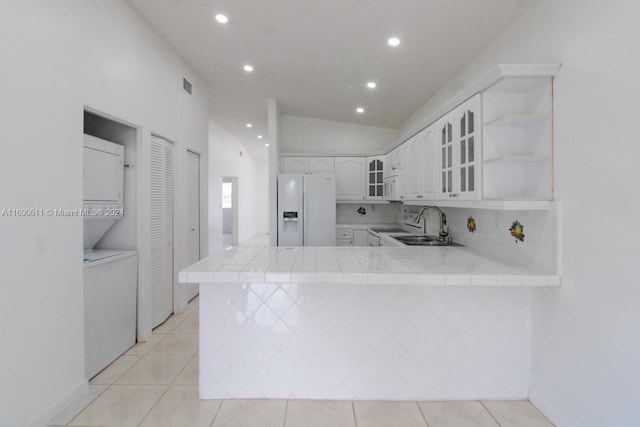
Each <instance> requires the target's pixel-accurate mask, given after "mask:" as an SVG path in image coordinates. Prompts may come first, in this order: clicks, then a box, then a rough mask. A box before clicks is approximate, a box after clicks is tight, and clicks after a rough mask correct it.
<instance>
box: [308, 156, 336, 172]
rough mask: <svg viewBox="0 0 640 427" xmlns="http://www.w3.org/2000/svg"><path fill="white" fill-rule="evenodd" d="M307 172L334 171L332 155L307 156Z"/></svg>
mask: <svg viewBox="0 0 640 427" xmlns="http://www.w3.org/2000/svg"><path fill="white" fill-rule="evenodd" d="M309 173H334V168H333V157H309Z"/></svg>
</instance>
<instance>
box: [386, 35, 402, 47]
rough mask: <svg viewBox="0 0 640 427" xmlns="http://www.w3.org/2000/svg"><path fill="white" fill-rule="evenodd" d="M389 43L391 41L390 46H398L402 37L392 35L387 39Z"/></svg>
mask: <svg viewBox="0 0 640 427" xmlns="http://www.w3.org/2000/svg"><path fill="white" fill-rule="evenodd" d="M387 43H389V46H398V45H399V44H400V39H399V38H397V37H391V38H390V39H389V40H387Z"/></svg>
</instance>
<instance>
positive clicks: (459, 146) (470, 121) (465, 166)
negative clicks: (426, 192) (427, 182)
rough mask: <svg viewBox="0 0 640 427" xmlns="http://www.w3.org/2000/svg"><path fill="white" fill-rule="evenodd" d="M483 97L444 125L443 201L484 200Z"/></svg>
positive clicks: (457, 110) (456, 111)
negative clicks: (481, 188) (481, 138)
mask: <svg viewBox="0 0 640 427" xmlns="http://www.w3.org/2000/svg"><path fill="white" fill-rule="evenodd" d="M480 96H481V95H480V94H478V95H476V96H474V97H473V98H470V99H469V100H468V101H466V102H464V103H463V104H461V105H460V106H458V107H457V108H455V109H454V110H452V111H451V112H450V113H449V114H447V115H445V116H444V117H443V119H442V121H441V122H440V125H439V129H440V171H441V172H440V198H443V199H459V200H474V199H479V198H480V181H479V180H480V170H479V169H480V162H479V161H478V159H479V158H480V147H481V145H480V144H481V141H480V135H481V131H480V108H481V102H480Z"/></svg>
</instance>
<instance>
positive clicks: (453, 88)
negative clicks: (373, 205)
mask: <svg viewBox="0 0 640 427" xmlns="http://www.w3.org/2000/svg"><path fill="white" fill-rule="evenodd" d="M638 18H640V2H638V1H635V0H611V1H607V2H603V1H601V0H563V1H557V0H541V1H540V2H539V3H538V4H537V5H535V6H534V7H533V8H532V9H531V10H530V12H529V13H528V14H527V15H526V16H525V17H524V18H523V19H521V20H520V21H519V22H517V23H516V24H514V25H513V26H512V28H511V29H509V30H508V31H507V32H506V33H505V34H503V35H502V36H501V37H499V38H498V39H497V40H496V41H495V42H494V43H493V44H492V46H490V47H489V48H488V49H487V50H486V51H485V52H484V53H482V54H481V55H480V56H479V57H478V58H477V59H476V60H475V61H473V62H472V63H471V64H470V65H469V66H468V67H467V68H466V69H465V70H463V71H462V72H461V73H460V74H459V75H457V76H455V77H454V78H453V79H452V81H451V83H450V84H449V85H448V86H446V87H444V88H443V89H442V90H441V91H440V92H439V93H438V94H437V95H436V96H435V97H434V98H433V99H431V100H430V101H429V102H428V103H427V104H425V106H423V107H422V108H421V109H420V110H419V112H418V113H416V115H415V116H414V117H413V118H412V119H410V120H409V121H407V123H405V124H404V125H403V127H402V129H401V131H403V130H406V129H409V128H410V127H411V125H412V124H414V123H416V122H417V121H418V120H419V117H421V116H424V115H425V114H428V113H429V112H430V111H433V110H435V109H436V108H437V107H438V106H439V105H441V104H442V103H444V102H445V101H446V100H447V99H449V98H451V97H452V96H453V95H455V94H456V93H457V91H458V89H459V88H460V87H462V86H463V85H465V84H468V83H469V82H471V81H473V80H475V79H476V78H478V77H479V76H480V75H481V74H483V73H484V72H486V71H487V70H489V69H490V68H491V67H493V66H494V65H496V64H499V63H548V62H561V63H562V68H561V70H560V73H559V74H558V76H557V78H556V80H555V85H554V109H555V111H554V117H555V122H554V127H555V129H554V131H555V135H554V144H555V148H554V150H555V152H554V155H555V181H554V184H555V197H556V199H558V200H559V201H560V205H561V213H560V221H561V227H562V234H561V240H562V250H561V257H562V263H561V266H560V267H561V273H562V286H561V287H560V288H559V289H546V290H536V291H535V292H534V295H533V297H534V298H533V313H532V327H533V330H532V349H533V356H532V388H531V393H530V397H531V400H532V401H533V403H534V404H536V405H538V406H539V407H540V408H541V409H542V410H543V412H544V413H545V414H546V415H548V416H549V417H550V418H551V419H552V421H554V422H555V423H556V424H557V425H558V426H559V427H590V426H605V425H606V426H616V427H624V426H637V425H640V406H638V402H640V363H638V355H639V354H640V339H639V336H640V333H639V332H638V325H640V310H638V302H639V301H640V286H638V273H639V272H640V269H639V268H638V260H637V254H638V248H637V245H638V241H639V240H640V239H639V237H640V231H638V228H637V227H635V225H634V224H635V223H636V222H637V220H638V212H640V199H639V198H638V190H637V186H638V183H639V182H640V168H638V166H637V159H639V158H640V144H639V143H638V141H637V137H636V135H635V128H636V124H637V121H638V119H637V117H638V112H640V97H638V93H640V79H639V78H638V70H639V69H640V42H639V41H640V26H638ZM525 234H526V233H525Z"/></svg>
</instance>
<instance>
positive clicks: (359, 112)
mask: <svg viewBox="0 0 640 427" xmlns="http://www.w3.org/2000/svg"><path fill="white" fill-rule="evenodd" d="M356 113H358V114H362V113H364V108H362V107H358V108H356Z"/></svg>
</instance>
